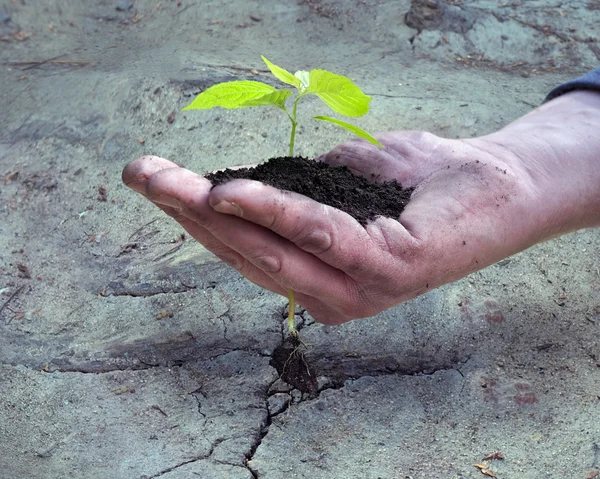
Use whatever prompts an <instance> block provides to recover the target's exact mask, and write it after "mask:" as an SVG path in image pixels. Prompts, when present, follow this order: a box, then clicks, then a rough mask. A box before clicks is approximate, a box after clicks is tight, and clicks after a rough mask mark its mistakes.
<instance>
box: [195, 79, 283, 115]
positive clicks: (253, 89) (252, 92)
mask: <svg viewBox="0 0 600 479" xmlns="http://www.w3.org/2000/svg"><path fill="white" fill-rule="evenodd" d="M276 91H277V88H274V87H272V86H271V85H267V84H266V83H262V82H258V81H250V80H241V81H230V82H225V83H218V84H217V85H213V86H211V87H210V88H207V89H206V90H204V91H203V92H202V93H200V94H199V95H198V96H197V97H196V98H195V99H194V101H192V103H190V104H189V105H188V106H186V107H185V108H184V110H206V109H209V108H214V107H216V106H220V107H222V108H228V109H231V108H245V107H248V106H253V105H248V104H246V102H249V101H252V100H256V99H258V98H261V97H263V96H265V95H268V94H270V93H273V92H276Z"/></svg>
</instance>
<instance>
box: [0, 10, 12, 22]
mask: <svg viewBox="0 0 600 479" xmlns="http://www.w3.org/2000/svg"><path fill="white" fill-rule="evenodd" d="M8 22H10V15H7V14H6V13H2V12H0V23H8Z"/></svg>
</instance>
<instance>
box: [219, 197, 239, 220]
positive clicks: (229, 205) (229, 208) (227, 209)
mask: <svg viewBox="0 0 600 479" xmlns="http://www.w3.org/2000/svg"><path fill="white" fill-rule="evenodd" d="M213 210H215V211H218V212H219V213H225V214H227V215H235V216H240V217H241V216H244V212H243V211H242V208H240V205H238V204H236V203H234V202H233V201H227V200H223V201H219V202H218V203H217V204H216V205H214V206H213Z"/></svg>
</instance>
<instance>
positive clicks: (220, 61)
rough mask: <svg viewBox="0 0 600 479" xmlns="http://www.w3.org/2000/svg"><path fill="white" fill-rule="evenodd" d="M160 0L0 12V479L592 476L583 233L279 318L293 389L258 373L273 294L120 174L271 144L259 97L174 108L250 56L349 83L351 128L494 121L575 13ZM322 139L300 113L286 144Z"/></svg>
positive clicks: (277, 338)
mask: <svg viewBox="0 0 600 479" xmlns="http://www.w3.org/2000/svg"><path fill="white" fill-rule="evenodd" d="M124 3H127V2H124ZM177 3H178V2H161V4H160V8H157V2H156V1H150V0H137V1H136V2H135V6H132V7H131V10H125V11H117V10H115V2H111V1H105V0H101V1H91V0H90V1H82V2H68V1H66V0H48V1H46V2H43V5H42V2H13V1H9V2H5V3H4V4H0V13H2V14H4V15H5V16H6V13H7V12H5V11H4V9H5V8H10V12H9V13H10V17H11V18H10V19H9V20H6V19H5V17H2V16H0V41H1V42H2V43H1V45H2V48H1V49H0V56H1V57H2V61H3V62H4V61H7V62H12V63H11V64H10V65H4V64H3V65H2V66H3V68H2V69H0V84H2V86H3V88H2V90H1V91H0V95H2V102H1V103H2V105H3V110H2V112H3V114H2V115H0V205H1V210H0V213H1V215H2V220H1V221H0V241H1V244H2V246H3V248H2V250H1V251H0V278H1V279H2V281H1V282H0V308H1V309H0V450H1V451H2V453H1V454H0V477H2V479H5V478H6V479H21V478H25V477H26V478H31V479H59V478H60V479H63V478H75V479H79V478H82V479H87V478H94V479H114V478H119V479H120V478H134V479H142V478H146V479H148V478H156V477H162V478H168V479H192V478H198V477H201V478H207V479H219V478H228V479H229V478H233V479H237V478H239V479H250V478H253V477H258V478H261V479H283V478H286V479H287V478H289V477H302V478H310V479H319V478H327V479H331V478H352V479H353V478H356V479H363V478H369V479H370V478H373V479H375V478H385V479H388V478H394V479H396V478H401V479H406V478H413V479H417V478H419V479H429V478H432V477H442V478H456V479H458V478H479V477H482V473H481V471H480V470H479V469H477V468H474V467H473V464H475V463H480V462H481V461H482V459H483V457H484V456H486V455H488V454H490V453H493V452H495V451H498V450H500V451H502V453H503V455H504V458H505V459H504V460H503V461H500V460H493V461H488V462H489V470H490V471H494V472H495V473H496V474H497V476H498V477H499V478H519V479H538V478H539V477H546V476H552V477H561V478H563V477H564V478H581V479H584V478H586V477H594V476H593V474H594V473H595V471H597V470H598V469H599V451H600V448H599V447H598V444H600V401H599V399H598V395H599V391H600V357H599V355H598V351H599V349H600V348H599V344H598V343H599V338H600V335H599V329H598V328H600V274H599V273H598V271H599V270H598V267H599V266H600V264H599V263H598V258H599V257H600V239H599V237H598V234H597V231H587V232H579V233H575V234H572V235H569V236H566V237H563V238H559V239H556V240H554V241H552V242H549V243H547V244H543V245H540V246H538V247H536V248H533V249H531V250H529V251H527V252H525V253H523V254H520V255H517V256H515V257H513V258H510V259H507V260H505V261H502V262H500V263H499V264H497V265H495V266H492V267H490V268H488V269H486V270H485V271H482V272H479V273H476V274H473V275H471V276H470V277H469V278H467V279H465V280H463V281H460V282H457V283H455V284H453V285H449V286H446V287H444V288H440V289H438V290H436V291H433V292H431V293H429V294H428V295H426V296H424V297H421V298H418V299H416V300H413V301H411V302H409V303H407V304H405V305H402V306H400V307H397V308H394V309H393V310H390V311H387V312H385V313H383V314H380V315H378V316H377V317H375V318H372V319H366V320H360V321H357V322H353V323H350V324H347V325H344V326H340V327H336V328H330V327H324V326H322V325H320V324H316V323H313V322H312V320H311V318H310V317H309V316H308V315H307V314H305V313H302V314H300V315H299V316H298V317H297V319H298V322H299V323H300V324H301V325H302V331H301V333H302V339H303V341H304V342H305V343H306V344H307V345H308V347H309V349H308V351H307V360H308V361H309V362H310V363H311V365H312V367H313V368H314V370H315V371H316V374H317V375H318V386H319V390H318V392H317V394H315V395H314V396H305V395H302V394H301V393H300V392H299V391H296V390H293V389H291V388H290V386H288V385H286V384H285V383H283V382H282V381H281V380H279V379H278V377H277V372H276V370H275V368H274V367H272V366H271V359H272V358H271V356H272V354H273V351H275V349H276V348H277V347H278V346H279V345H280V344H281V343H282V341H283V323H284V319H283V317H284V313H285V307H286V304H285V300H284V299H283V298H279V297H276V296H274V295H272V294H269V293H266V292H264V291H262V290H260V289H259V288H257V287H255V286H252V285H251V284H249V283H248V282H246V281H245V280H244V279H243V278H241V277H240V276H239V275H237V274H236V273H234V272H233V271H231V270H230V269H228V268H227V267H225V266H224V265H223V264H221V263H220V262H217V261H216V260H215V259H214V258H213V257H212V256H211V255H210V254H208V253H207V252H206V251H205V250H204V249H203V248H201V247H200V246H199V245H197V244H195V243H193V241H192V240H190V239H189V238H187V239H186V238H183V237H181V231H180V229H179V228H177V227H176V226H175V225H174V224H173V223H172V222H171V221H170V220H169V219H168V218H163V217H162V216H159V215H158V212H157V211H156V210H154V209H152V207H151V205H149V204H147V203H146V202H145V201H144V200H143V199H141V198H139V197H137V196H135V195H134V194H133V193H131V192H130V191H127V190H126V189H125V188H124V187H123V186H122V185H121V182H120V177H119V175H120V171H121V168H122V167H123V165H124V164H125V163H126V162H127V161H129V160H130V159H133V158H135V157H137V156H140V155H141V154H145V153H153V154H158V155H161V156H164V157H168V158H171V159H173V160H175V161H181V162H185V163H186V166H188V167H189V168H190V169H193V170H194V171H198V172H206V171H210V170H214V169H216V168H221V167H226V166H233V165H235V164H238V163H239V160H240V159H241V158H244V159H246V158H248V152H249V150H251V154H252V155H253V156H252V158H251V159H250V160H251V161H259V160H260V159H263V158H268V157H269V156H275V154H277V153H279V152H280V150H281V145H282V144H284V143H285V142H286V141H287V133H285V132H281V129H280V128H278V127H279V125H278V122H279V119H278V118H274V117H273V116H271V115H270V114H269V113H268V112H267V111H266V110H261V111H259V112H257V113H256V116H253V115H251V114H247V112H228V114H227V115H225V114H223V112H221V111H210V112H205V114H203V115H200V116H193V117H192V116H187V115H183V114H182V113H180V112H179V108H180V107H183V106H184V105H185V104H186V103H187V102H189V99H190V97H191V96H192V95H194V94H195V93H197V92H198V91H199V90H201V89H203V88H207V87H208V86H210V85H212V84H214V83H215V82H219V81H225V80H232V79H256V78H258V79H260V80H264V81H268V79H267V77H266V76H265V75H264V74H263V73H264V72H262V71H261V70H260V68H262V67H260V66H259V65H258V61H259V60H258V59H259V58H260V54H265V55H266V56H267V57H268V58H272V59H273V60H274V61H276V60H277V59H280V61H279V63H281V64H282V66H285V67H288V68H292V69H293V68H296V67H297V68H313V67H321V66H322V67H324V68H329V69H331V70H333V71H338V72H340V73H346V74H350V75H351V76H352V77H353V78H354V79H355V80H356V81H357V83H358V84H360V85H361V87H364V89H365V91H367V92H369V94H371V95H372V96H373V97H374V100H373V102H372V106H373V112H372V115H371V116H370V117H369V118H366V119H365V120H364V124H361V125H362V126H364V127H365V128H366V129H367V130H370V131H377V130H391V129H426V130H429V131H432V132H434V133H436V134H438V135H442V136H445V137H463V136H473V135H478V134H483V133H486V132H489V131H492V130H494V129H496V128H499V127H501V126H502V125H504V124H505V123H506V122H508V121H510V120H512V119H514V118H516V117H518V116H520V115H522V114H525V113H526V112H527V111H529V110H530V108H531V107H532V106H535V105H537V104H539V103H540V102H541V101H542V99H543V97H544V95H545V93H546V92H547V91H549V89H550V88H551V87H553V86H554V85H556V84H557V83H559V82H560V81H561V80H564V79H567V78H569V77H571V76H575V75H576V74H579V73H582V72H583V71H585V70H586V69H588V68H590V67H591V65H593V64H595V63H594V62H596V61H597V58H598V48H597V45H598V36H597V35H598V32H597V28H595V26H596V25H598V23H599V22H600V10H598V8H597V5H596V3H595V2H593V1H577V2H550V1H547V0H535V1H531V2H529V1H528V2H525V3H522V4H520V3H519V2H511V3H502V4H500V5H499V4H498V2H495V1H494V2H492V1H467V0H465V1H464V2H455V1H451V2H450V1H449V2H439V1H427V2H424V1H416V0H415V1H413V2H410V1H408V0H407V1H403V0H400V1H388V2H386V1H381V0H369V1H366V2H362V1H361V2H354V1H309V2H307V1H300V2H287V3H286V2H273V3H270V2H256V1H244V2H241V1H232V2H221V1H216V0H206V1H204V2H202V7H203V8H199V4H200V2H196V3H191V2H190V3H187V2H183V3H184V5H182V7H181V10H178V9H179V8H180V7H178V6H177ZM183 8H185V11H182V9H183ZM256 18H258V19H259V20H255V19H256ZM374 24H375V25H376V26H377V28H373V25H374ZM50 26H52V28H51V27H50ZM28 34H30V35H29V36H28ZM298 44H300V45H302V47H303V48H302V50H299V49H298V48H297V45H298ZM365 52H367V53H365ZM65 53H66V56H60V55H65ZM59 56H60V57H59ZM55 57H59V58H56V59H55V60H51V61H46V62H43V60H48V59H53V58H55ZM251 59H256V61H252V60H251ZM33 60H39V61H42V62H41V63H39V64H35V63H34V64H30V63H28V64H26V65H24V64H22V63H19V62H23V61H33ZM61 62H66V63H61ZM69 62H72V63H69ZM77 62H79V63H77ZM249 64H251V66H253V67H256V68H258V70H255V72H256V73H258V75H256V74H255V73H253V72H252V71H250V70H249V69H248V68H247V67H248V65H249ZM32 65H33V66H32ZM4 67H6V68H4ZM174 112H175V113H174ZM398 112H401V115H400V114H399V113H398ZM238 131H239V132H242V133H238ZM309 134H310V135H311V136H310V138H311V140H309V141H306V140H305V139H304V140H302V138H303V136H304V135H307V136H308V135H309ZM338 135H339V133H338V132H336V131H334V130H329V129H326V128H320V129H318V130H317V129H316V127H314V126H309V124H307V125H306V126H305V128H304V129H301V130H300V133H299V136H300V138H299V141H298V144H299V145H298V147H299V148H301V149H302V148H304V150H303V151H302V153H303V154H306V155H308V156H310V155H316V154H319V153H322V152H323V151H327V149H329V148H331V146H332V145H334V144H336V143H338V142H340V141H343V140H344V139H345V138H346V137H345V136H338ZM240 138H241V141H240ZM301 140H302V141H301ZM249 144H252V147H251V148H250V149H249V148H248V145H249Z"/></svg>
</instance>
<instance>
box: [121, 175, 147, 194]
mask: <svg viewBox="0 0 600 479" xmlns="http://www.w3.org/2000/svg"><path fill="white" fill-rule="evenodd" d="M125 184H126V185H127V186H128V187H129V188H131V189H132V190H133V191H136V192H138V193H141V194H142V195H143V194H145V193H146V185H147V184H148V179H147V178H140V179H136V180H133V181H130V182H125Z"/></svg>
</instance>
